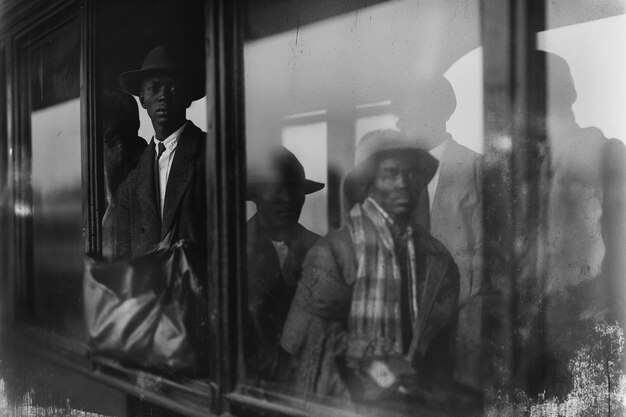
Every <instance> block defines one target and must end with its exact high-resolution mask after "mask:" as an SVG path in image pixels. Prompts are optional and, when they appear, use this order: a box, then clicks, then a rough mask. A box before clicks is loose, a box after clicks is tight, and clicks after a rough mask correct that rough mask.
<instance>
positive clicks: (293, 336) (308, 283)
mask: <svg viewBox="0 0 626 417" xmlns="http://www.w3.org/2000/svg"><path fill="white" fill-rule="evenodd" d="M436 169H437V161H436V160H435V159H434V158H433V157H431V156H430V155H429V154H428V153H427V152H425V151H422V150H419V149H416V148H415V147H414V146H412V145H411V144H409V143H408V142H407V141H406V140H405V139H404V138H403V137H402V135H401V134H400V133H398V132H395V131H392V130H387V131H376V132H372V133H369V134H367V135H365V137H364V138H363V139H362V140H361V141H360V143H359V145H358V147H357V164H356V167H355V168H354V170H352V171H351V172H350V173H349V174H348V176H347V177H346V179H345V183H344V191H345V195H346V198H347V200H348V201H349V202H350V204H351V209H350V211H349V213H348V215H347V218H346V219H345V226H344V227H343V228H342V229H339V230H335V231H331V232H330V233H329V234H328V235H327V236H326V237H325V238H322V239H320V240H319V241H318V243H317V244H316V245H315V246H314V247H313V249H311V251H310V252H309V255H308V256H307V259H306V261H305V265H304V272H303V276H302V279H301V280H300V283H299V284H298V289H297V291H296V295H295V297H294V301H293V303H292V306H291V309H290V311H289V315H288V317H287V321H286V323H285V327H284V329H283V335H282V338H281V345H282V346H283V347H284V348H285V350H286V351H287V352H289V353H291V354H293V355H294V356H295V357H296V359H297V361H298V373H297V379H296V382H295V384H294V386H295V389H296V390H297V391H299V392H300V393H302V394H304V395H305V396H308V395H311V394H313V395H320V396H333V397H345V396H348V395H349V396H350V397H351V398H352V399H353V400H355V401H357V402H360V403H369V404H376V405H382V404H383V402H385V405H386V406H387V405H389V406H391V407H393V404H395V405H399V406H406V404H407V403H406V402H405V401H404V400H405V399H409V398H411V397H412V395H413V394H415V395H416V396H418V397H419V394H418V393H419V392H421V391H422V389H425V390H429V389H433V387H443V386H447V385H448V384H449V383H450V382H451V378H452V369H453V363H454V357H453V356H454V355H453V351H454V349H453V345H454V329H455V324H456V318H457V303H458V291H459V281H458V279H459V277H458V270H457V268H456V265H455V264H454V261H453V259H452V257H451V256H450V254H449V252H448V251H447V250H446V249H445V247H444V246H443V245H442V244H441V243H440V242H439V241H438V240H436V239H434V238H433V237H432V236H431V235H430V234H429V233H428V232H427V231H426V230H424V229H423V228H422V227H421V226H419V225H418V224H417V223H416V222H415V219H414V216H413V214H412V213H413V210H414V209H415V207H416V205H417V201H418V195H419V192H420V191H421V189H422V188H423V187H425V186H426V185H427V184H428V181H429V180H430V179H431V178H432V176H433V174H434V173H435V171H436ZM409 407H410V406H409Z"/></svg>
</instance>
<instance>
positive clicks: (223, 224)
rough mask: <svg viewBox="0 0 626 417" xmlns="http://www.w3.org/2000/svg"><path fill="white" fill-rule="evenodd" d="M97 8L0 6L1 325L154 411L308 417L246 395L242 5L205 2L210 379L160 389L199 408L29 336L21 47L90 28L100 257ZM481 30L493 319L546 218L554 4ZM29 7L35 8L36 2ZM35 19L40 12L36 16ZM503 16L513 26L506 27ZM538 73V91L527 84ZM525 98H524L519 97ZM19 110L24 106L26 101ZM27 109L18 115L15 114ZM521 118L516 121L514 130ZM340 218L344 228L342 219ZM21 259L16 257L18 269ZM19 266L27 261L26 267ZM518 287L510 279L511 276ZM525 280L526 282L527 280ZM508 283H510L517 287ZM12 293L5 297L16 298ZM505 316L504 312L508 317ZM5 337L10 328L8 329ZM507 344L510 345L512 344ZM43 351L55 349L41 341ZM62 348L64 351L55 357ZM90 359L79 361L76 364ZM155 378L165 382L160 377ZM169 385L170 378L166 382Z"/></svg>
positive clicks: (46, 338) (69, 348)
mask: <svg viewBox="0 0 626 417" xmlns="http://www.w3.org/2000/svg"><path fill="white" fill-rule="evenodd" d="M95 1H96V0H56V1H50V2H46V1H39V2H37V3H36V4H35V5H34V6H33V7H31V8H25V7H20V6H18V2H13V3H8V4H9V5H8V6H4V9H0V13H2V14H3V17H4V19H5V21H9V22H10V24H9V25H7V26H6V27H5V28H3V29H2V34H3V37H4V39H3V40H2V42H3V43H1V44H0V53H1V54H2V55H1V56H0V65H1V66H2V68H5V67H6V68H7V70H6V71H5V72H3V70H2V69H0V82H1V83H2V86H0V93H2V92H3V91H4V90H6V91H5V92H6V104H7V109H6V113H5V114H6V117H4V115H3V116H0V139H3V141H2V143H0V145H1V146H2V151H0V158H1V159H0V161H1V162H2V163H3V164H4V162H5V161H6V171H3V173H2V175H0V180H2V181H3V184H2V187H3V188H1V190H6V191H7V192H8V195H9V196H10V198H9V200H10V201H8V202H6V203H5V204H3V205H2V211H0V216H1V217H0V221H1V223H0V224H2V226H3V228H4V227H5V226H6V227H7V228H6V229H3V230H7V232H8V233H7V236H16V239H15V240H13V244H12V245H11V244H9V245H5V246H3V247H2V254H1V259H2V268H3V269H2V272H3V274H4V276H5V277H9V276H10V278H4V280H3V281H2V288H3V290H4V289H5V288H6V289H8V290H9V291H7V292H4V291H3V293H4V294H5V295H4V296H3V299H2V302H3V311H2V316H1V318H2V319H3V321H4V323H5V324H6V323H9V324H13V325H14V326H13V328H12V331H13V332H15V334H17V335H18V339H19V340H18V341H17V343H22V344H23V345H24V346H26V347H27V348H28V349H31V350H33V351H34V352H36V354H39V355H42V356H45V357H49V358H50V359H51V360H53V361H55V362H58V363H61V364H63V365H65V366H67V367H69V368H71V369H73V370H75V371H76V372H79V373H82V374H84V375H88V376H91V377H93V378H94V379H95V380H99V381H101V382H103V383H106V384H108V385H111V386H113V387H116V388H118V389H119V390H121V391H124V392H127V393H129V394H131V395H135V396H142V397H143V398H145V399H147V400H148V401H150V402H153V403H155V404H157V405H159V406H162V407H164V408H167V409H169V410H172V411H175V412H178V413H181V414H184V415H190V416H200V415H209V414H210V415H218V414H221V413H226V412H233V411H235V410H238V411H241V412H246V413H247V412H255V411H256V412H260V413H263V415H277V416H278V415H291V416H301V415H303V412H302V411H301V410H298V409H294V408H292V407H288V406H284V405H282V404H280V403H269V402H267V401H264V400H260V399H258V398H257V397H256V396H254V393H245V392H240V391H237V386H238V377H239V376H240V375H241V369H239V366H240V364H241V363H242V357H241V355H242V353H241V343H240V341H241V340H242V334H241V331H242V330H241V329H242V326H241V317H240V316H239V314H238V311H239V309H240V308H241V307H242V306H241V305H239V303H240V297H239V296H238V294H239V293H240V292H241V290H242V289H244V288H245V277H246V269H245V166H246V164H245V159H246V155H245V122H244V116H245V112H244V94H243V84H244V83H243V42H242V39H243V25H242V20H241V19H242V16H243V7H244V2H242V1H228V0H215V1H210V0H206V1H205V12H206V20H205V22H206V26H205V30H206V31H205V44H206V50H205V55H206V58H207V61H206V63H207V66H206V71H207V73H206V74H207V85H206V91H207V121H208V123H207V124H208V126H207V145H208V146H207V147H206V149H207V154H206V161H207V167H210V168H209V169H207V170H206V172H207V185H208V188H209V190H208V191H209V192H208V200H209V202H210V203H211V204H209V205H208V219H209V222H208V230H207V235H208V236H209V242H213V243H214V244H213V245H212V247H211V249H210V252H209V253H208V258H207V259H208V260H209V265H208V266H209V271H210V277H211V280H210V286H209V296H210V301H211V311H210V317H209V318H210V322H211V331H212V336H213V337H214V340H215V344H214V350H213V351H212V352H211V364H210V365H211V366H210V368H211V370H212V375H211V381H212V383H211V384H209V385H208V386H206V387H202V388H197V387H196V388H192V389H188V388H187V387H181V386H178V387H176V386H175V384H174V385H172V386H169V385H167V381H165V383H164V385H162V386H161V387H162V388H167V389H173V387H174V388H177V389H179V390H180V392H181V394H182V396H183V397H184V398H187V399H189V400H190V401H189V402H187V403H185V402H184V401H178V400H170V399H168V398H165V397H163V395H162V394H161V393H160V392H159V391H158V390H157V391H153V390H146V389H143V388H140V387H137V386H136V385H135V384H134V383H132V382H129V381H132V380H133V379H135V380H136V378H138V377H143V378H151V376H149V375H147V374H143V375H137V374H136V373H133V372H130V371H128V373H130V375H128V374H125V373H126V372H127V370H125V369H123V368H122V369H116V367H115V365H114V364H110V365H106V364H103V365H102V366H101V367H100V368H96V369H95V370H94V369H92V367H91V364H90V363H89V362H88V361H87V359H86V357H85V356H84V354H85V351H84V350H81V348H77V347H76V346H75V344H73V342H72V341H68V340H64V339H63V338H56V337H55V336H54V335H51V334H49V332H46V331H45V330H42V329H28V328H25V327H24V326H19V325H18V324H19V323H20V317H22V315H23V311H19V310H18V305H19V303H18V302H16V300H20V299H21V298H20V297H23V296H24V288H23V285H22V284H23V283H22V282H19V281H18V280H17V279H16V277H21V276H25V271H24V268H25V267H24V265H23V261H24V256H25V255H24V254H25V253H26V251H27V247H25V246H24V245H27V242H28V240H26V242H25V241H24V236H25V233H26V229H25V228H27V226H25V225H24V222H23V221H22V220H17V219H16V218H15V215H14V213H13V212H11V211H10V210H9V209H10V208H13V207H15V204H16V203H17V202H19V200H20V199H23V198H27V197H28V195H24V192H25V191H24V190H23V186H22V185H21V184H20V183H19V179H18V178H17V177H18V174H17V173H19V172H20V170H21V169H23V168H24V166H25V165H24V164H27V162H28V161H29V157H30V153H29V150H28V149H26V150H24V149H23V147H21V145H20V143H19V140H21V138H26V137H28V134H29V131H28V126H27V124H25V123H24V122H23V119H24V117H25V116H24V114H25V111H27V109H26V108H25V107H24V106H25V105H26V103H27V102H26V101H24V100H23V99H22V97H23V92H20V91H18V89H17V85H18V84H19V83H18V82H17V79H16V77H19V71H18V68H17V61H16V60H15V59H14V58H15V56H16V55H15V54H16V51H17V49H18V46H19V42H20V41H22V40H23V39H24V38H23V37H24V36H25V34H27V33H29V31H30V30H31V27H32V24H33V23H34V22H38V21H40V19H41V18H42V17H43V16H46V15H53V14H54V13H64V12H66V11H67V9H68V8H72V7H73V8H77V11H75V12H74V13H79V18H80V19H81V32H82V33H81V38H82V39H81V134H82V154H83V166H82V169H83V174H84V176H83V190H84V193H85V194H84V196H83V201H84V204H85V206H84V216H85V217H84V226H85V249H86V252H87V253H89V254H96V253H99V252H100V250H101V246H100V234H101V230H100V224H99V219H100V218H101V215H102V207H103V204H102V202H101V200H100V199H101V197H102V196H103V195H104V192H103V190H104V187H103V178H102V172H103V170H102V166H103V162H102V145H101V144H98V141H97V140H96V135H97V126H98V117H99V116H98V113H97V108H96V91H97V88H96V86H95V76H94V75H95V71H96V68H97V65H98V62H97V58H96V56H97V54H96V51H95V46H94V45H95V31H96V30H97V19H96V16H95V12H94V10H95V6H94V2H95ZM481 5H482V10H481V17H482V20H481V24H482V28H481V30H482V34H483V46H484V58H483V63H484V74H483V77H484V78H483V80H484V81H483V82H484V94H485V95H484V97H485V133H486V139H485V145H486V146H485V150H486V165H485V169H486V172H487V173H488V175H486V176H485V182H484V185H485V193H486V194H485V213H487V212H493V210H496V212H498V213H500V215H499V216H498V217H494V216H487V215H486V216H485V219H484V226H485V232H486V233H487V235H488V237H489V238H491V239H495V240H494V241H500V242H505V244H504V245H500V246H499V247H494V246H490V247H487V248H486V249H485V250H486V252H485V255H486V257H488V258H489V259H492V260H493V262H490V263H488V264H486V267H487V269H488V271H487V272H488V273H489V276H490V277H491V279H492V282H493V283H494V285H493V287H492V288H491V289H492V290H493V294H492V295H493V296H494V297H496V298H497V299H498V300H503V299H504V300H508V301H507V302H505V303H500V304H497V308H493V309H489V311H487V313H488V319H489V320H490V319H493V318H494V317H493V314H494V313H501V312H502V311H503V310H502V309H506V308H508V307H509V304H507V303H508V302H514V301H511V297H513V293H514V288H513V287H512V285H514V283H515V282H516V279H517V278H520V277H516V276H515V272H514V271H513V270H511V268H510V265H512V264H513V263H512V262H513V261H514V260H515V259H517V257H518V256H519V253H516V252H515V251H514V242H515V238H516V236H519V235H520V233H522V232H523V231H524V228H525V227H526V226H524V225H525V224H527V223H528V222H529V221H530V222H531V224H532V221H537V219H538V214H537V213H536V212H533V211H532V210H530V209H529V202H531V201H532V196H534V195H536V192H538V187H539V185H538V178H537V177H536V176H534V175H533V172H534V171H533V170H532V169H531V170H530V173H529V172H527V171H526V167H528V166H529V165H528V164H529V161H531V162H530V163H531V164H533V163H534V162H532V161H533V159H532V158H533V157H536V155H537V152H540V151H541V149H540V148H541V147H542V143H543V142H542V141H543V137H542V132H541V131H537V130H532V131H531V130H530V129H531V128H530V126H531V124H530V120H531V118H533V117H535V116H536V115H541V114H542V112H544V113H543V114H545V109H544V108H542V103H543V101H542V100H543V98H542V97H541V96H540V91H541V90H540V87H541V84H537V80H540V81H541V80H544V81H545V71H543V68H538V67H537V65H536V63H535V62H533V61H532V58H531V56H532V55H531V52H532V50H533V49H534V46H535V45H534V36H535V33H536V29H537V27H532V25H528V24H527V23H528V22H529V21H535V22H539V23H542V22H543V18H544V16H543V13H544V12H545V5H544V2H543V1H539V2H535V3H533V4H529V5H527V4H526V2H523V1H521V0H485V1H483V2H482V3H481ZM31 6H32V4H31ZM33 10H37V11H36V12H33ZM502 16H506V17H507V18H503V17H502ZM529 74H533V76H534V77H533V83H531V82H530V81H529ZM520 92H521V94H520ZM20 103H21V104H20ZM15 104H20V106H19V107H14V105H15ZM510 120H514V123H512V124H509V123H508V121H510ZM503 137H505V138H506V137H508V138H511V141H512V142H511V144H512V146H511V147H509V148H502V147H501V146H500V144H501V140H502V138H503ZM510 180H512V181H513V182H512V183H513V184H514V190H513V192H514V193H515V192H519V190H520V189H521V187H526V188H529V189H531V190H532V192H531V193H529V194H524V195H525V197H524V198H523V199H519V198H518V199H515V204H511V205H506V206H504V207H500V205H498V204H497V200H496V199H494V198H493V197H494V196H495V195H497V194H498V193H501V192H508V191H507V190H508V188H507V187H508V184H509V182H508V181H510ZM335 220H337V219H335ZM13 259H18V261H17V262H14V261H13ZM20 259H21V261H20ZM511 277H513V278H514V279H513V280H511V279H510V278H511ZM522 278H523V277H522ZM510 282H513V284H511V283H510ZM7 294H8V295H7ZM504 316H506V315H503V317H504ZM502 326H503V333H501V334H500V335H499V338H498V339H497V340H496V341H495V343H494V344H493V346H492V347H493V350H492V351H490V352H493V353H495V354H498V355H501V357H502V358H503V360H504V363H506V364H507V365H506V366H507V369H508V370H510V373H508V374H506V375H502V378H500V379H499V381H496V382H493V383H494V384H496V385H497V384H501V385H502V386H503V387H510V386H511V385H510V382H511V378H513V377H514V376H515V372H516V371H515V370H516V369H517V368H516V366H517V365H516V359H515V358H516V356H515V352H514V351H513V346H512V345H511V343H510V341H512V340H513V339H512V338H511V334H512V333H511V332H512V331H513V327H512V326H513V325H512V323H510V322H505V323H502ZM3 331H4V332H6V329H3ZM50 338H52V340H53V344H54V345H55V346H61V347H63V349H61V351H62V352H61V353H59V352H58V351H57V352H54V353H51V352H50V349H49V344H50V340H51V339H50ZM507 340H508V342H507ZM44 342H45V343H46V344H44ZM55 350H56V349H55ZM81 355H82V361H77V359H78V358H80V357H81ZM154 378H156V377H154ZM161 382H163V381H161Z"/></svg>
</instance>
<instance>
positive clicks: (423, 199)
mask: <svg viewBox="0 0 626 417" xmlns="http://www.w3.org/2000/svg"><path fill="white" fill-rule="evenodd" d="M416 216H417V223H418V224H419V225H420V226H422V227H423V228H424V229H426V230H428V231H430V198H429V197H428V187H424V188H423V189H422V191H421V193H420V196H419V199H418V203H417V209H416Z"/></svg>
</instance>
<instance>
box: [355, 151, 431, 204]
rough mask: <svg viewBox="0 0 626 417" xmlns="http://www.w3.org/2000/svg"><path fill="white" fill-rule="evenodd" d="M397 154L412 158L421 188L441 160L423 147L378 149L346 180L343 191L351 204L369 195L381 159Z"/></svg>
mask: <svg viewBox="0 0 626 417" xmlns="http://www.w3.org/2000/svg"><path fill="white" fill-rule="evenodd" d="M397 155H402V156H404V157H409V158H410V159H411V163H412V165H413V166H415V167H416V168H417V175H418V178H419V185H420V188H423V187H426V186H427V185H428V183H429V182H430V180H431V179H432V178H433V177H434V176H435V173H436V172H437V167H438V166H439V162H438V161H437V160H436V159H435V158H434V157H433V156H432V155H431V154H429V153H428V152H426V151H423V150H421V149H417V148H395V149H385V150H381V151H378V152H376V153H374V154H373V155H371V156H370V157H369V158H367V159H365V160H364V161H363V162H361V163H360V164H358V165H357V166H356V167H355V168H354V169H353V170H352V171H351V172H350V173H349V174H348V175H347V176H346V179H345V180H344V183H343V192H344V195H345V196H346V198H347V199H348V202H349V204H350V205H351V206H352V205H354V204H356V203H359V202H361V201H363V200H364V199H365V198H366V197H367V195H368V193H369V188H370V185H371V183H372V181H373V180H374V176H375V175H376V170H377V169H378V164H379V163H380V161H381V160H382V159H385V158H388V157H392V156H397Z"/></svg>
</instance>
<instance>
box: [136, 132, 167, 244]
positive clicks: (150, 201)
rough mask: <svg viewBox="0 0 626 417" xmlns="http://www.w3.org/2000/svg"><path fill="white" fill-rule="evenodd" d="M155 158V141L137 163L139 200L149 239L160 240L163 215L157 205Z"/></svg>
mask: <svg viewBox="0 0 626 417" xmlns="http://www.w3.org/2000/svg"><path fill="white" fill-rule="evenodd" d="M155 158H156V153H155V150H154V141H153V142H152V143H151V144H150V146H149V147H148V149H146V151H145V152H144V153H143V154H142V155H141V159H140V160H139V163H138V164H137V166H138V169H139V171H138V175H137V200H138V201H139V209H140V211H141V216H140V218H141V219H142V221H143V228H144V231H145V233H146V235H147V236H148V238H149V239H151V240H152V241H154V242H158V241H159V240H160V235H161V216H160V215H159V209H158V207H157V197H156V196H157V191H156V188H155V183H154V174H153V165H154V159H155Z"/></svg>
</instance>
